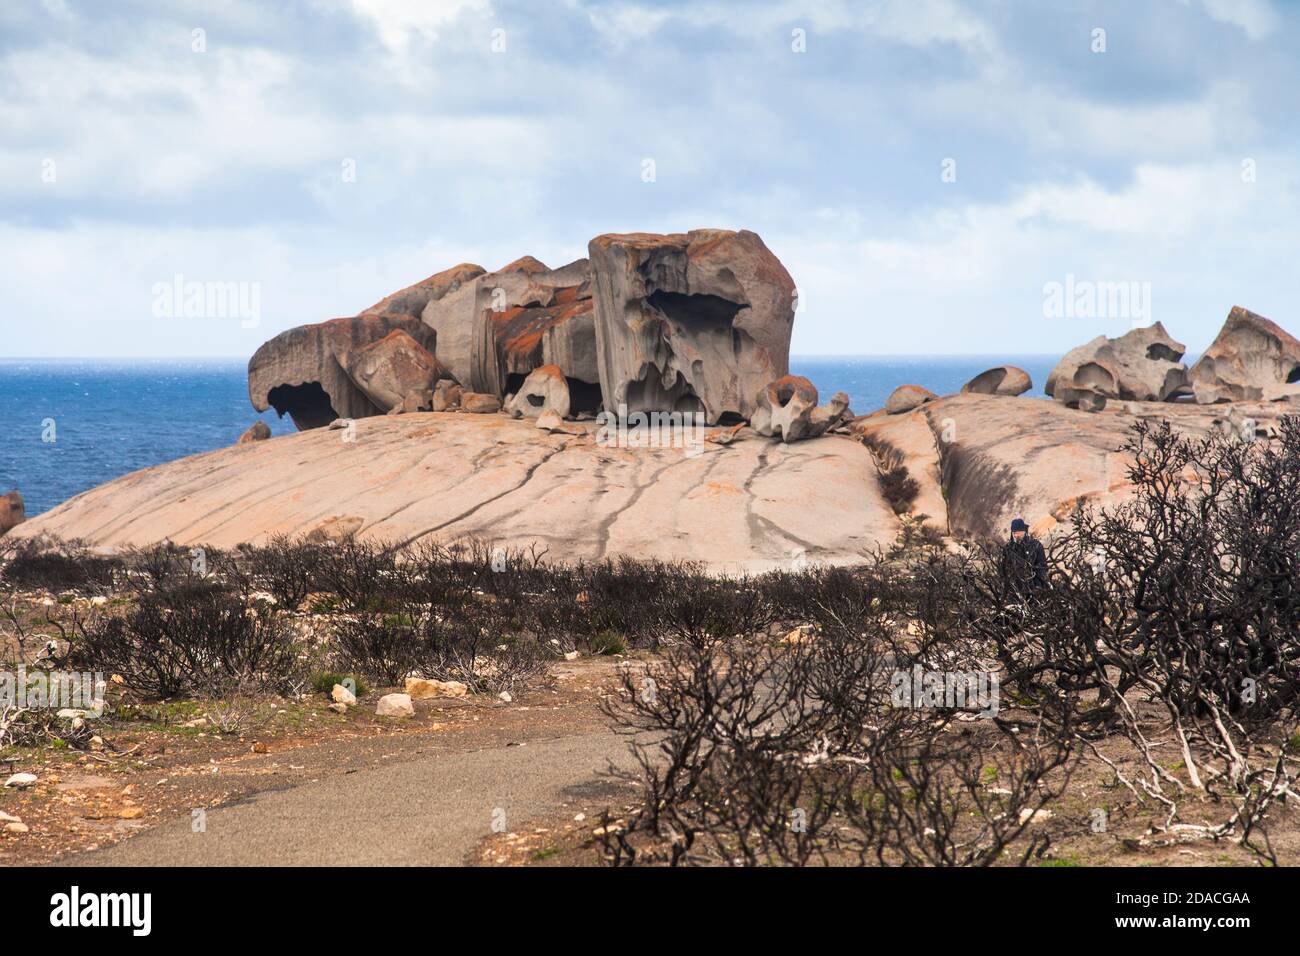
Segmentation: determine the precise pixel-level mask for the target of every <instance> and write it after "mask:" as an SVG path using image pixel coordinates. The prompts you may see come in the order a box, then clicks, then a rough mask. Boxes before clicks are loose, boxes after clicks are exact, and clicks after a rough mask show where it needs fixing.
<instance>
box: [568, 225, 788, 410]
mask: <svg viewBox="0 0 1300 956" xmlns="http://www.w3.org/2000/svg"><path fill="white" fill-rule="evenodd" d="M587 254H588V256H589V257H590V260H591V274H592V285H593V288H594V293H595V301H596V319H595V323H596V349H597V354H598V359H599V363H600V386H601V391H602V395H603V398H604V403H605V408H606V409H607V410H610V411H618V412H619V413H620V414H622V412H621V408H623V407H625V408H626V410H627V412H628V413H635V412H695V413H699V412H702V413H703V414H704V415H705V420H706V421H707V422H709V423H716V422H718V421H720V420H723V419H724V418H732V417H738V418H751V417H752V416H753V415H754V414H755V412H756V407H757V406H756V403H757V401H758V400H759V396H760V395H761V394H762V393H763V391H764V389H765V387H766V386H767V385H768V383H770V382H773V381H775V380H777V379H780V378H781V377H782V376H784V375H786V374H787V372H788V371H789V363H790V331H791V328H792V326H793V324H794V282H793V281H792V280H791V278H790V275H789V273H788V272H786V270H785V267H784V266H782V265H781V262H780V260H779V259H777V258H776V256H774V255H773V254H772V253H771V251H770V250H769V249H768V248H767V246H765V245H764V244H763V240H762V239H760V238H759V237H758V236H757V235H756V234H754V233H752V232H749V231H747V230H741V231H740V232H730V231H727V230H722V229H697V230H693V231H691V232H689V233H684V234H683V233H674V234H671V235H658V234H652V233H629V234H625V235H604V236H597V237H596V238H595V239H593V240H591V242H590V243H589V244H588V246H587Z"/></svg>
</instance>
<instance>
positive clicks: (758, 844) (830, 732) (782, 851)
mask: <svg viewBox="0 0 1300 956" xmlns="http://www.w3.org/2000/svg"><path fill="white" fill-rule="evenodd" d="M879 596H880V597H882V598H885V599H886V600H882V601H881V602H880V603H881V604H882V605H883V604H885V603H888V597H889V596H888V595H879ZM865 603H867V604H868V606H869V602H865ZM913 666H918V667H925V668H942V669H945V670H947V671H948V672H951V664H950V663H949V662H948V661H947V659H946V658H945V657H944V655H943V654H942V653H940V649H939V648H938V647H937V646H935V647H932V648H930V652H929V653H928V654H927V653H921V652H919V651H918V650H917V649H916V648H915V647H910V646H909V645H908V643H907V642H905V641H902V640H900V638H899V635H898V634H897V633H896V631H895V628H894V626H893V623H892V622H891V621H890V620H889V618H888V616H881V615H875V616H865V615H864V616H861V617H856V618H854V619H853V621H852V623H845V622H843V621H841V622H839V623H833V622H831V623H829V624H828V626H827V629H826V630H825V631H824V632H823V633H822V634H821V635H820V636H818V637H817V639H815V640H809V641H804V642H796V643H792V644H787V643H772V642H764V641H752V640H750V641H744V640H736V641H728V642H716V643H712V644H708V645H704V644H700V643H695V642H683V643H681V644H678V645H675V646H673V647H671V648H669V649H668V650H667V651H666V653H665V654H664V656H663V657H662V658H661V659H660V660H659V661H656V662H655V663H653V664H651V665H650V666H649V667H648V668H647V669H646V671H645V672H644V673H640V674H638V673H634V672H632V671H630V670H629V671H626V672H624V675H623V687H622V693H621V694H619V695H618V696H617V697H616V698H615V699H613V700H612V701H611V702H610V703H609V704H608V712H609V713H610V715H611V716H612V717H613V718H614V719H615V720H616V721H618V722H619V723H620V724H621V725H623V726H624V727H626V728H627V730H628V732H629V735H630V736H631V739H632V748H633V752H634V754H635V755H636V758H637V762H638V764H639V772H637V773H636V774H634V777H635V779H636V780H637V782H639V783H640V784H641V786H642V787H643V790H644V800H643V802H642V805H641V809H640V810H638V811H637V812H635V813H634V814H632V815H631V816H630V817H629V818H628V819H626V820H619V821H615V820H612V819H611V818H610V815H609V814H608V813H607V814H606V815H605V817H604V821H605V831H604V835H603V837H602V848H603V850H604V852H605V856H606V859H607V861H608V862H610V863H613V864H616V865H630V864H638V863H669V864H673V865H681V864H696V863H699V864H715V863H730V864H735V863H740V864H744V865H760V864H772V863H785V864H793V865H804V864H807V863H810V862H816V861H822V862H830V863H868V862H871V863H879V864H886V865H898V864H904V865H950V866H955V865H961V866H983V865H989V864H992V863H994V862H1001V861H1004V860H1008V859H1009V860H1011V861H1013V862H1027V861H1029V860H1032V859H1035V858H1037V857H1038V856H1040V855H1041V854H1042V853H1043V852H1044V851H1045V850H1046V849H1047V846H1048V841H1047V838H1046V836H1044V835H1042V834H1041V833H1032V834H1026V828H1027V826H1028V823H1029V821H1030V820H1032V819H1033V815H1034V813H1035V811H1037V810H1039V809H1041V808H1042V807H1044V806H1045V805H1046V804H1047V803H1049V802H1050V801H1052V800H1054V799H1055V798H1056V797H1058V796H1059V794H1060V793H1061V792H1062V790H1063V788H1064V786H1065V784H1066V782H1067V781H1068V772H1067V771H1068V765H1069V763H1070V761H1071V758H1072V754H1073V749H1072V746H1073V738H1072V736H1071V735H1070V734H1069V733H1055V734H1039V733H1037V732H1034V730H1032V729H1030V730H1029V731H1026V728H1025V727H1024V726H1023V725H1012V724H1010V723H1006V722H1004V721H1003V720H1002V719H1001V718H1000V717H999V716H998V715H997V714H996V713H994V714H993V715H992V716H990V717H989V719H987V720H974V714H972V713H971V710H970V709H969V707H965V706H963V703H964V702H958V701H952V702H947V701H945V702H941V703H940V705H939V706H935V707H915V708H914V707H912V706H910V705H909V704H908V703H907V702H903V703H900V701H899V698H898V694H897V686H898V678H899V676H900V675H904V676H906V675H907V674H909V673H910V668H911V667H913ZM963 716H964V717H965V718H967V719H966V720H965V721H963V720H960V719H959V717H963ZM992 778H995V779H996V780H997V784H998V786H997V787H996V788H993V787H991V786H990V779H992ZM1013 847H1014V848H1013ZM1008 851H1011V852H1010V855H1008Z"/></svg>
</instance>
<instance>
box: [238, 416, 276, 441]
mask: <svg viewBox="0 0 1300 956" xmlns="http://www.w3.org/2000/svg"><path fill="white" fill-rule="evenodd" d="M270 437H271V426H270V425H268V424H267V423H266V422H263V421H257V422H253V424H251V425H249V426H248V430H247V431H245V432H244V434H242V435H240V436H239V441H237V442H235V444H237V445H247V444H248V443H249V442H250V441H266V440H267V439H268V438H270Z"/></svg>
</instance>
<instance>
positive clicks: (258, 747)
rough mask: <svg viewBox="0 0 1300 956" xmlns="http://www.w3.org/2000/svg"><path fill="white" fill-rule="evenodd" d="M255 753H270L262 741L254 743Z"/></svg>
mask: <svg viewBox="0 0 1300 956" xmlns="http://www.w3.org/2000/svg"><path fill="white" fill-rule="evenodd" d="M253 753H255V754H264V753H268V750H267V748H266V744H264V743H262V742H261V741H260V740H259V741H257V742H256V743H254V744H253Z"/></svg>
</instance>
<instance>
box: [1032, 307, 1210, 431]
mask: <svg viewBox="0 0 1300 956" xmlns="http://www.w3.org/2000/svg"><path fill="white" fill-rule="evenodd" d="M1185 351H1187V348H1186V346H1184V345H1183V344H1182V343H1181V342H1175V341H1174V340H1173V339H1172V338H1170V336H1169V333H1168V332H1166V331H1165V327H1164V326H1163V325H1161V324H1160V323H1159V322H1156V323H1155V324H1153V325H1149V326H1147V327H1146V328H1144V329H1133V330H1132V331H1131V332H1126V333H1125V334H1124V335H1121V336H1119V337H1118V338H1113V339H1110V338H1107V337H1106V336H1104V335H1099V336H1097V337H1096V338H1095V339H1093V340H1092V341H1090V342H1086V343H1084V344H1083V345H1080V346H1078V347H1077V348H1073V349H1071V350H1070V351H1069V352H1067V353H1065V356H1064V357H1063V358H1062V359H1061V361H1060V362H1058V363H1057V364H1056V367H1055V368H1054V369H1052V371H1051V373H1050V374H1049V375H1048V376H1047V384H1046V385H1044V387H1043V391H1044V392H1046V393H1047V394H1048V395H1051V396H1052V397H1053V398H1055V399H1056V400H1057V401H1058V402H1061V403H1063V404H1065V405H1067V406H1069V407H1071V408H1080V409H1083V410H1084V411H1100V410H1101V409H1102V408H1104V407H1105V404H1106V399H1108V398H1117V399H1120V400H1122V401H1139V402H1167V401H1171V400H1173V399H1175V398H1179V397H1180V396H1183V395H1188V394H1190V393H1191V381H1190V379H1189V378H1188V373H1187V366H1186V365H1184V364H1183V363H1182V361H1181V359H1182V357H1183V353H1184V352H1185Z"/></svg>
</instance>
